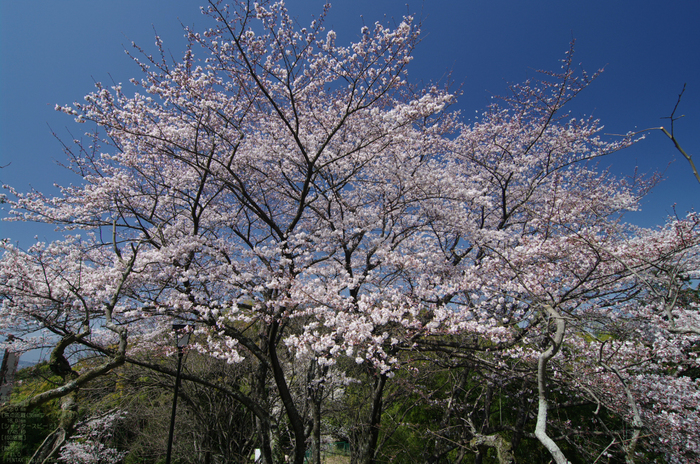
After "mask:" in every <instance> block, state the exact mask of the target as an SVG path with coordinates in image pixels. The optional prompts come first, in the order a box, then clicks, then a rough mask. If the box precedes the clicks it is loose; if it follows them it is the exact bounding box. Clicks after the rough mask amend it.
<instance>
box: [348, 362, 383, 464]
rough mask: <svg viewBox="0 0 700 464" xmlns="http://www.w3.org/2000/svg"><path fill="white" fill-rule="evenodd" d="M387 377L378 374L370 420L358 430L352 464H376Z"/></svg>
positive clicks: (351, 457)
mask: <svg viewBox="0 0 700 464" xmlns="http://www.w3.org/2000/svg"><path fill="white" fill-rule="evenodd" d="M386 380H387V377H386V375H384V374H377V377H376V378H375V381H374V386H373V388H372V409H371V410H370V414H369V420H368V421H367V422H366V423H365V424H360V425H359V426H358V429H357V430H356V434H355V440H353V441H354V443H353V445H352V448H351V449H350V464H374V457H375V454H376V452H377V442H378V440H379V425H380V421H381V418H382V408H383V402H382V396H383V393H384V386H385V385H386Z"/></svg>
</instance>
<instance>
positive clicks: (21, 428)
mask: <svg viewBox="0 0 700 464" xmlns="http://www.w3.org/2000/svg"><path fill="white" fill-rule="evenodd" d="M61 384H62V379H61V378H60V377H58V376H56V375H54V374H53V373H51V370H50V369H49V366H48V365H47V364H46V363H42V364H37V365H35V366H32V367H27V368H25V369H21V370H20V371H18V372H17V376H16V377H15V387H14V389H13V391H12V395H11V396H10V404H17V403H20V402H22V401H24V400H26V399H28V398H31V397H33V396H35V395H37V394H39V393H43V392H45V391H48V390H50V389H52V388H55V387H57V386H59V385H61ZM7 415H8V416H9V417H3V423H4V424H6V425H5V426H6V428H3V429H2V432H3V437H2V443H4V445H3V448H2V451H1V452H0V458H1V459H0V461H1V462H7V463H11V462H25V461H26V460H27V459H29V458H30V457H31V456H32V455H33V454H34V451H35V450H36V449H37V448H38V447H39V445H40V444H41V443H42V442H43V441H44V438H46V436H47V435H48V434H49V433H51V432H52V431H53V430H54V429H56V427H57V426H58V419H59V415H60V406H59V400H52V401H49V402H46V403H44V404H42V405H41V406H38V407H36V408H33V409H29V410H27V408H19V407H18V408H16V409H14V410H11V411H10V412H9V413H8V414H7Z"/></svg>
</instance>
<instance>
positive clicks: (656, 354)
mask: <svg viewBox="0 0 700 464" xmlns="http://www.w3.org/2000/svg"><path fill="white" fill-rule="evenodd" d="M205 13H206V14H208V15H209V16H210V17H211V20H212V27H211V28H210V29H208V30H206V31H204V32H196V31H192V30H187V37H188V41H189V47H188V49H187V51H186V53H185V54H184V56H182V57H181V58H180V59H173V58H170V57H169V56H168V54H167V53H166V52H165V48H164V46H163V44H162V43H161V41H160V40H157V46H158V49H159V52H160V53H159V54H158V55H156V56H151V55H148V54H147V53H146V52H144V51H142V50H141V49H138V48H137V49H136V51H135V52H134V54H133V55H132V58H133V59H134V61H135V62H136V63H137V64H138V65H139V66H140V69H141V71H142V75H141V77H140V78H139V79H133V80H132V81H131V83H130V84H126V85H122V84H118V85H114V86H112V87H106V86H104V85H103V84H101V83H97V84H96V90H95V91H94V92H92V93H90V94H89V95H87V96H86V97H85V100H84V101H83V102H80V103H74V104H72V105H64V106H57V109H58V110H59V111H62V112H64V113H67V114H69V115H72V116H74V117H75V119H76V121H77V122H78V123H81V124H83V125H85V126H86V127H88V129H87V133H86V135H85V136H84V138H82V139H80V140H76V141H75V143H74V144H66V146H65V148H66V152H67V153H68V155H69V157H70V168H71V169H73V170H74V172H76V173H77V174H78V175H79V176H80V177H81V178H82V179H83V182H82V183H81V184H80V185H71V186H64V187H62V188H61V194H60V195H58V196H56V197H51V196H46V195H43V194H42V193H40V192H28V193H22V192H18V191H16V190H14V189H12V188H9V192H10V195H9V196H8V198H7V202H8V203H9V204H10V205H11V207H12V213H13V214H14V218H15V219H17V220H25V221H41V222H48V223H52V224H56V226H57V227H58V228H59V229H60V230H62V231H64V232H65V239H63V240H58V241H55V242H52V243H37V244H36V245H34V246H32V247H31V248H29V249H27V250H22V249H19V248H17V247H15V246H13V245H12V244H11V243H10V242H9V241H8V240H5V241H4V242H3V244H2V247H3V249H4V253H3V255H2V258H1V259H0V296H1V298H2V306H1V309H0V321H1V323H2V330H3V332H4V333H14V334H16V335H19V336H22V337H23V339H24V340H25V341H26V342H27V343H31V336H30V334H34V333H37V331H40V333H41V334H42V336H43V335H45V334H46V333H51V334H52V335H53V337H54V338H53V340H54V344H55V347H56V348H55V350H54V355H53V356H52V360H51V361H52V363H51V365H52V366H53V371H54V373H55V374H56V375H59V376H61V378H62V379H63V385H62V386H60V387H57V388H55V389H52V390H49V391H47V392H44V393H41V394H40V395H38V396H35V397H33V398H31V399H28V400H25V402H24V403H23V404H25V405H28V406H33V405H35V404H41V403H43V402H45V401H48V400H50V399H54V398H59V397H63V398H67V397H69V396H70V395H75V394H77V393H78V392H79V390H80V388H82V387H83V386H85V385H87V384H88V383H89V382H91V381H94V379H96V378H98V377H99V376H103V375H105V374H107V373H108V372H110V371H112V370H113V369H115V368H117V367H118V366H121V365H123V364H124V363H125V362H126V363H132V364H136V365H140V366H142V367H148V368H150V369H153V370H155V371H160V372H165V373H168V372H170V373H172V371H171V370H170V371H169V370H168V369H167V368H164V367H163V366H162V365H159V364H158V362H157V359H159V358H160V357H161V356H165V355H167V354H172V352H173V350H174V348H172V334H171V331H172V329H171V326H172V323H173V322H178V323H183V322H185V323H188V324H193V325H194V326H195V328H194V337H193V343H192V344H191V349H192V350H197V351H199V352H200V353H202V354H203V355H206V356H209V357H212V358H218V359H220V360H223V361H226V362H227V363H230V364H241V365H243V364H245V365H247V366H249V369H250V372H251V380H250V381H249V382H238V381H235V382H234V381H231V382H228V383H227V382H223V383H218V384H217V382H216V381H213V380H211V379H210V378H208V377H206V376H197V375H196V374H192V375H191V376H190V378H189V379H188V378H187V377H186V380H187V381H190V382H193V384H196V385H199V386H203V385H204V386H207V385H208V386H209V387H211V388H214V389H215V390H216V389H218V390H217V391H219V392H224V393H225V394H226V395H227V397H230V398H232V399H233V400H235V401H236V402H238V403H239V404H240V405H242V406H243V407H245V409H246V411H248V412H249V413H251V414H253V415H254V416H255V419H256V431H255V433H256V437H257V440H258V445H259V446H258V447H259V448H261V449H262V454H263V460H264V462H267V463H272V462H277V459H279V458H278V457H277V456H276V454H275V453H276V451H275V450H276V448H277V447H279V446H280V444H279V443H280V440H279V438H275V436H276V433H278V431H279V430H280V429H281V428H282V427H281V425H280V424H282V423H283V424H285V425H284V428H285V430H287V432H285V433H288V436H289V441H288V448H289V449H290V450H291V453H292V455H293V462H295V463H296V464H302V463H303V462H304V457H305V453H306V451H307V449H308V448H312V449H318V446H319V443H320V439H321V438H320V434H321V428H322V426H324V427H326V426H327V425H323V424H324V422H323V413H322V411H323V406H324V404H325V403H324V402H325V401H327V396H328V394H329V393H332V392H341V391H346V390H347V391H349V390H350V389H349V387H348V386H349V385H351V384H352V379H353V378H364V379H365V384H366V387H367V389H368V390H367V392H366V402H365V405H366V408H365V409H363V410H361V411H359V412H358V417H357V418H356V421H355V423H354V424H352V427H351V428H352V430H353V432H352V434H348V436H351V437H352V438H351V441H352V453H353V454H352V459H353V462H363V463H370V462H377V461H378V460H381V459H386V458H382V457H381V456H382V455H381V450H382V446H383V445H382V444H383V443H384V444H385V443H386V440H385V441H382V436H384V437H385V438H386V437H387V436H386V435H382V433H385V432H383V429H382V412H383V411H385V410H386V409H387V408H390V407H391V405H390V404H389V402H388V397H387V395H388V390H387V389H388V388H389V387H387V385H391V383H392V382H398V381H399V380H398V379H405V376H407V375H411V373H412V372H413V373H415V372H418V371H420V370H421V369H425V361H426V360H429V359H432V360H433V362H435V363H438V364H439V365H443V366H446V367H449V369H447V372H450V369H452V370H453V372H458V371H459V372H465V373H464V375H463V376H462V377H461V379H462V380H461V382H462V383H461V384H460V383H459V382H457V383H455V384H454V385H455V386H454V388H455V390H454V391H453V394H452V397H451V398H452V399H451V400H449V401H448V400H447V398H448V397H449V395H447V394H445V395H446V396H444V398H443V399H444V401H445V402H444V403H443V405H442V408H443V410H444V411H445V416H444V417H443V418H442V419H441V420H444V424H445V427H444V428H441V429H440V430H439V431H436V432H435V435H436V437H437V439H438V440H443V445H441V446H443V449H438V448H435V450H434V451H435V455H434V456H431V457H428V456H425V460H426V462H457V460H458V459H459V460H463V459H467V458H466V457H465V452H466V451H465V450H472V451H471V453H472V455H474V456H481V457H480V458H478V459H484V457H485V456H487V453H488V452H487V451H485V450H486V449H488V448H492V449H495V450H497V451H498V453H497V455H498V456H497V459H498V460H499V462H513V459H515V458H514V457H513V452H515V454H516V455H517V453H518V450H517V444H518V443H519V442H520V441H521V440H522V437H526V438H529V439H536V440H537V442H538V443H539V444H538V445H537V446H539V447H540V449H543V450H546V452H547V453H548V454H549V455H550V456H551V458H553V459H554V461H555V462H557V463H560V464H561V463H565V462H568V461H576V462H592V459H596V460H598V461H600V460H601V459H602V458H601V457H602V456H607V457H611V456H613V457H614V456H616V457H617V458H621V459H624V460H626V462H635V461H637V462H641V461H643V460H644V459H645V458H644V456H653V455H659V456H666V459H668V460H669V461H670V462H694V461H695V459H697V458H698V456H699V455H700V442H699V441H698V438H697V437H699V436H700V410H699V408H700V403H699V399H700V384H699V381H698V376H697V368H698V366H697V362H698V361H697V352H698V350H697V347H698V340H699V338H698V335H700V315H699V314H698V307H697V294H696V292H695V290H694V289H693V288H692V287H691V283H692V282H693V281H694V280H695V279H697V277H698V276H697V271H698V269H699V268H698V251H699V248H698V239H699V238H700V235H699V234H698V229H699V227H700V225H699V224H698V221H699V220H700V219H699V218H698V217H697V215H695V214H690V215H688V216H687V217H682V218H676V219H674V220H672V221H670V222H669V223H668V224H667V225H666V226H664V227H662V228H659V229H655V230H644V229H639V228H636V227H633V226H631V225H629V224H626V223H625V222H624V217H623V216H624V213H625V212H628V211H633V210H635V209H637V208H638V206H639V201H640V199H641V198H642V197H643V195H644V194H645V193H646V192H647V191H648V189H649V188H650V187H651V186H653V184H654V183H655V182H656V179H655V178H654V177H651V178H648V179H639V178H636V179H634V180H633V181H629V180H625V179H617V178H614V177H613V176H612V175H611V174H610V173H608V172H605V171H602V170H600V169H599V168H598V166H597V164H596V160H598V159H599V158H600V157H603V156H605V155H607V154H610V153H613V152H616V151H618V150H621V149H625V148H628V147H630V146H631V145H633V143H634V142H635V141H634V140H633V137H632V136H625V137H618V138H616V139H612V140H606V139H605V138H604V137H601V136H600V135H599V134H600V129H601V125H600V123H599V122H598V121H597V120H594V119H592V118H584V119H581V118H574V117H572V116H571V115H570V114H568V113H567V111H566V105H567V104H568V103H569V102H570V101H571V100H572V99H573V98H575V97H576V96H577V95H578V94H579V93H580V92H582V91H584V90H585V88H586V87H587V86H588V85H589V84H590V83H591V82H592V81H593V79H594V78H595V77H596V74H593V75H588V74H586V73H585V72H584V71H582V70H579V69H577V68H576V66H575V65H574V63H573V61H572V54H573V46H572V48H571V50H570V51H569V52H568V53H567V55H566V56H565V57H564V59H563V60H562V62H561V68H560V69H558V70H556V71H554V72H542V73H540V75H539V76H540V78H539V79H538V80H533V81H530V82H525V83H523V84H520V85H513V86H512V87H511V94H509V95H507V96H505V97H503V98H501V99H499V100H497V101H496V102H495V103H493V104H492V105H491V106H489V107H488V108H487V109H486V110H485V111H484V112H483V114H481V115H480V116H479V117H478V118H477V120H476V121H474V122H472V123H466V122H464V121H463V119H462V118H461V115H460V114H459V113H458V112H454V111H452V110H451V108H450V106H451V104H452V103H453V102H454V101H455V99H456V98H457V95H455V94H454V93H452V92H451V91H450V89H449V88H446V87H441V86H439V85H437V84H436V85H421V86H416V85H414V84H413V83H411V81H410V80H409V79H408V77H407V69H408V67H409V63H410V61H411V56H412V53H413V50H414V47H415V46H416V44H417V42H418V40H419V25H418V24H417V23H416V21H415V20H414V19H413V18H412V17H405V18H403V20H402V21H401V22H400V23H399V24H397V25H396V26H395V27H388V26H386V25H384V24H382V23H376V24H374V25H371V26H364V27H362V29H361V30H360V37H359V39H358V41H357V42H355V43H352V44H350V45H342V44H337V43H336V38H335V34H334V32H333V31H330V30H325V29H324V22H323V15H321V16H320V17H319V18H318V19H317V20H315V21H313V22H312V23H311V24H310V25H309V26H307V27H299V26H297V23H296V21H295V20H294V19H293V18H292V17H291V16H290V14H289V13H288V12H287V10H286V8H285V6H284V3H282V2H277V3H272V2H261V3H256V4H254V5H253V4H250V3H249V2H237V3H233V4H232V5H224V4H222V3H218V2H211V3H210V4H209V5H208V6H207V7H205ZM127 89H130V90H127ZM77 346H82V347H84V348H88V349H90V350H91V351H92V352H93V353H96V354H98V355H99V356H100V357H101V359H102V360H101V362H100V363H93V364H90V365H89V366H88V367H84V368H83V369H82V370H77V369H74V367H75V366H71V364H70V363H69V362H68V360H67V358H66V355H67V351H69V350H70V349H73V348H75V347H77ZM301 371H303V372H304V374H303V376H302V377H303V378H304V379H305V380H304V382H303V385H301V384H300V382H301V381H300V377H299V376H300V375H301V374H300V372H301ZM363 376H364V377H363ZM470 382H477V383H481V384H482V385H487V386H488V387H489V389H490V390H488V389H487V390H488V391H491V393H489V395H492V394H493V391H494V388H499V389H505V390H509V391H511V394H512V395H515V396H514V397H512V398H511V399H509V400H507V401H517V396H518V395H520V396H523V397H525V400H526V402H527V403H532V404H533V405H535V404H536V405H537V406H536V407H534V406H533V408H529V406H528V407H525V406H523V407H522V411H520V412H519V415H518V416H517V417H516V418H515V419H514V421H511V423H509V424H508V425H507V426H503V424H502V423H501V425H500V426H498V425H496V424H495V423H491V422H489V420H488V417H489V411H490V410H491V409H490V408H493V407H495V406H494V404H495V403H494V402H493V401H492V399H489V400H488V401H487V400H486V399H485V397H482V396H479V397H476V398H475V397H474V396H470V394H468V392H469V391H472V390H468V389H467V387H466V386H465V385H467V383H470ZM426 385H428V384H426ZM459 385H461V387H459V388H458V386H459ZM433 387H434V385H433V386H430V387H428V386H426V388H433ZM460 389H461V390H460ZM458 390H460V391H462V392H463V393H461V394H460V395H461V396H459V395H457V396H455V395H456V393H455V392H457V391H458ZM487 390H484V391H487ZM516 390H519V393H516ZM435 391H436V392H437V391H438V390H435ZM465 392H467V393H465ZM443 393H444V392H443ZM436 395H437V393H436ZM458 397H459V398H461V399H459V398H458ZM458 399H459V401H467V400H468V399H471V401H473V407H472V408H471V409H470V408H469V407H467V406H464V405H462V406H460V408H461V409H459V408H458V409H456V410H455V411H457V410H459V411H461V412H459V414H462V416H461V422H460V421H459V420H458V421H457V422H459V423H460V424H461V425H459V426H458V425H454V424H453V425H449V424H452V421H453V418H450V417H448V416H449V414H447V411H451V410H452V408H453V407H455V406H454V403H453V400H454V401H457V400H458ZM435 401H437V397H436V399H435ZM573 403H576V404H579V406H581V405H588V406H592V407H591V408H589V409H588V410H586V411H587V413H586V414H588V417H589V422H588V423H587V424H586V426H585V427H586V431H585V432H584V431H583V430H582V429H581V424H580V423H578V422H576V421H574V422H572V421H571V420H569V419H566V418H565V417H564V416H563V415H562V414H561V413H558V414H557V417H553V416H552V414H551V411H552V410H554V409H557V411H560V410H562V409H561V408H566V407H568V406H567V405H569V404H573ZM581 407H583V406H581ZM479 408H482V409H483V412H481V411H482V409H479ZM280 411H283V414H282V418H280V416H279V414H278V413H279V412H280ZM602 411H605V414H608V415H609V416H605V414H604V413H603V412H602ZM450 414H452V413H450ZM455 414H456V413H455ZM604 416H605V417H604ZM477 417H479V418H481V419H482V420H481V421H477ZM609 417H614V418H615V419H614V420H612V419H609ZM484 418H485V419H484ZM66 421H67V422H65V424H63V425H61V427H63V428H64V430H65V432H66V434H67V435H70V433H72V427H73V425H74V424H75V418H73V419H72V422H71V421H69V420H68V419H66ZM591 421H592V422H593V425H591ZM448 425H449V426H448ZM397 427H398V425H397ZM577 427H578V429H577ZM552 428H555V429H556V430H557V435H556V436H555V435H553V434H552V433H551V432H550V431H551V430H552ZM577 433H580V434H584V433H590V434H592V435H596V434H598V435H602V436H605V437H606V440H607V441H606V442H604V443H603V442H599V441H592V440H591V441H589V442H588V443H581V442H577V441H576V440H575V439H573V438H570V437H573V436H575V435H576V434H577ZM66 434H64V435H66ZM433 438H435V437H433ZM511 449H512V450H513V451H510V450H511ZM458 451H459V452H461V453H462V454H459V453H458ZM450 453H452V454H450ZM120 456H121V455H120ZM459 456H461V457H459ZM315 459H317V458H315ZM440 459H443V461H440ZM445 460H448V461H445Z"/></svg>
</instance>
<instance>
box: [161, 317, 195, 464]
mask: <svg viewBox="0 0 700 464" xmlns="http://www.w3.org/2000/svg"><path fill="white" fill-rule="evenodd" d="M189 329H190V326H186V325H184V324H173V331H175V344H176V346H177V376H176V377H175V395H174V396H173V412H172V414H171V416H170V434H169V435H168V454H167V455H166V457H165V464H170V455H171V453H172V450H173V432H174V430H175V410H176V409H177V393H178V390H179V389H180V372H181V370H182V354H183V350H184V348H185V347H186V346H187V345H188V344H189V342H190V333H191V330H189Z"/></svg>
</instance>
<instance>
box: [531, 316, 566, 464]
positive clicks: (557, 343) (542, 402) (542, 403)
mask: <svg viewBox="0 0 700 464" xmlns="http://www.w3.org/2000/svg"><path fill="white" fill-rule="evenodd" d="M544 308H545V309H546V311H547V313H548V314H549V316H550V317H551V318H552V319H554V321H555V323H556V327H557V330H556V332H555V334H554V338H553V339H552V340H551V345H550V346H549V348H548V349H547V351H545V352H544V353H542V354H540V356H539V359H538V361H537V390H538V399H539V403H538V409H537V425H536V426H535V436H536V437H537V439H538V440H539V441H540V443H542V445H544V447H545V448H547V451H549V453H550V454H551V455H552V457H553V458H554V461H555V462H556V463H557V464H569V460H568V459H566V457H565V456H564V453H562V451H561V449H560V448H559V446H557V444H556V443H555V442H554V440H552V439H551V438H550V437H549V435H547V432H546V428H547V410H548V408H549V405H548V403H547V362H548V361H549V360H550V359H552V358H553V357H554V355H555V354H557V352H558V351H559V348H560V347H561V343H562V341H563V339H564V331H565V330H566V321H565V320H564V318H563V317H562V316H561V314H559V313H558V312H557V311H556V310H555V309H554V308H553V307H551V306H550V305H544Z"/></svg>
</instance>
